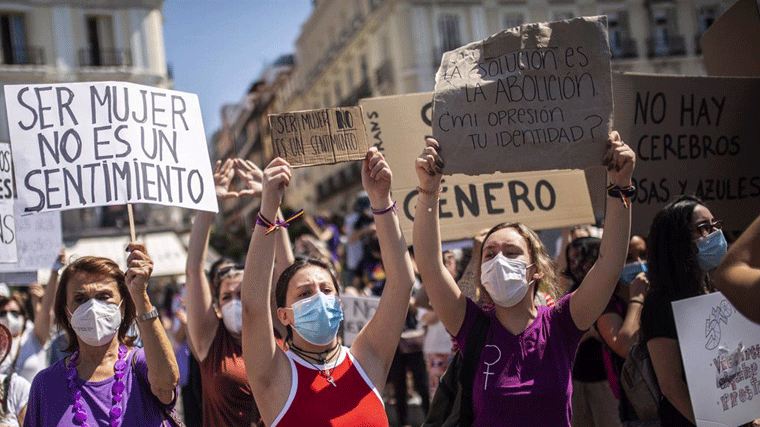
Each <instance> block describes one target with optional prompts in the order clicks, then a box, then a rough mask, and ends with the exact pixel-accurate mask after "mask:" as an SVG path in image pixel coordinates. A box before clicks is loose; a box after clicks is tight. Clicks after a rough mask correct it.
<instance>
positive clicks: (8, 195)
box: [0, 142, 18, 263]
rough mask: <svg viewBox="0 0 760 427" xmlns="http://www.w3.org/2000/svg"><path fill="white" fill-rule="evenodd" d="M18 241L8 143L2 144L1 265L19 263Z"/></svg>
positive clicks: (0, 160) (0, 187) (11, 164)
mask: <svg viewBox="0 0 760 427" xmlns="http://www.w3.org/2000/svg"><path fill="white" fill-rule="evenodd" d="M16 241H17V239H16V230H15V226H14V223H13V163H12V162H11V146H10V144H8V143H7V142H0V263H13V262H16V261H18V250H17V245H16Z"/></svg>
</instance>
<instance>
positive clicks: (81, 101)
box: [5, 82, 217, 214]
mask: <svg viewBox="0 0 760 427" xmlns="http://www.w3.org/2000/svg"><path fill="white" fill-rule="evenodd" d="M5 106H6V109H7V111H8V126H9V128H10V136H11V144H12V148H13V161H14V166H15V175H16V183H17V186H16V188H17V191H18V197H19V199H20V200H22V202H23V204H24V209H23V211H24V213H25V214H29V213H37V212H49V211H54V210H66V209H76V208H85V207H94V206H107V205H124V204H127V203H156V204H161V205H169V206H179V207H185V208H190V209H199V210H205V211H211V212H216V211H217V202H216V194H215V192H214V179H213V175H212V172H211V164H210V162H209V157H208V147H207V145H206V136H205V131H204V129H203V119H202V117H201V109H200V104H199V102H198V97H197V96H196V95H194V94H190V93H184V92H177V91H171V90H166V89H159V88H155V87H151V86H141V85H137V84H133V83H124V82H90V83H63V84H37V85H8V86H5Z"/></svg>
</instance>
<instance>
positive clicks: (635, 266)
mask: <svg viewBox="0 0 760 427" xmlns="http://www.w3.org/2000/svg"><path fill="white" fill-rule="evenodd" d="M647 271H648V269H647V263H646V261H636V262H632V263H629V264H626V265H624V266H623V271H621V272H620V282H621V283H623V284H626V285H630V284H631V283H633V281H634V280H635V279H636V276H638V275H639V273H646V272H647Z"/></svg>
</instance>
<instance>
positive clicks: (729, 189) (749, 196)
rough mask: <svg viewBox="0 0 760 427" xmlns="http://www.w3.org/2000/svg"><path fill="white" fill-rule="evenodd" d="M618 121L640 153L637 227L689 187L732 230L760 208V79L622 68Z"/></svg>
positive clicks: (645, 227)
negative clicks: (646, 72) (625, 70)
mask: <svg viewBox="0 0 760 427" xmlns="http://www.w3.org/2000/svg"><path fill="white" fill-rule="evenodd" d="M613 85H614V90H615V128H616V129H617V130H618V131H619V132H620V135H621V136H622V138H623V140H625V141H627V142H628V144H629V145H630V146H631V148H633V150H634V151H635V152H636V157H637V161H636V170H635V171H634V174H633V184H634V185H635V186H636V189H637V192H636V195H635V196H634V197H633V198H632V200H633V223H632V229H631V231H632V232H633V233H634V234H639V235H646V234H648V232H649V227H650V225H651V223H652V219H653V218H654V216H655V214H656V213H657V212H658V211H659V210H660V209H661V208H662V207H663V206H665V205H666V204H667V203H668V202H670V201H673V200H675V199H676V198H677V197H678V196H680V195H682V194H687V195H691V194H694V195H696V196H698V197H699V198H701V199H702V200H703V201H704V202H705V203H706V205H707V207H708V208H710V210H711V211H712V213H713V215H714V216H715V217H716V218H720V219H723V220H724V224H725V225H724V228H725V230H726V231H727V232H728V233H730V234H737V235H738V233H739V232H741V231H742V230H743V229H744V228H746V227H747V225H749V224H750V222H751V221H752V220H753V219H754V218H755V217H756V216H757V213H758V212H760V169H758V164H760V125H758V118H760V79H750V78H727V77H679V76H662V75H643V74H615V75H614V76H613Z"/></svg>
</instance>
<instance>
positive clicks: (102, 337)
mask: <svg viewBox="0 0 760 427" xmlns="http://www.w3.org/2000/svg"><path fill="white" fill-rule="evenodd" d="M120 306H121V304H119V305H116V304H112V303H108V302H104V301H101V300H98V299H95V298H90V300H89V301H87V302H86V303H84V304H82V305H80V306H79V307H78V308H77V309H76V310H74V313H73V314H71V321H70V323H71V327H72V328H73V329H74V332H76V334H77V336H78V337H79V338H80V339H81V340H82V341H84V342H85V343H86V344H88V345H91V346H93V347H99V346H102V345H105V344H107V343H108V342H109V341H111V339H113V336H114V335H116V332H118V330H119V326H120V325H121V310H119V307H120Z"/></svg>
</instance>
